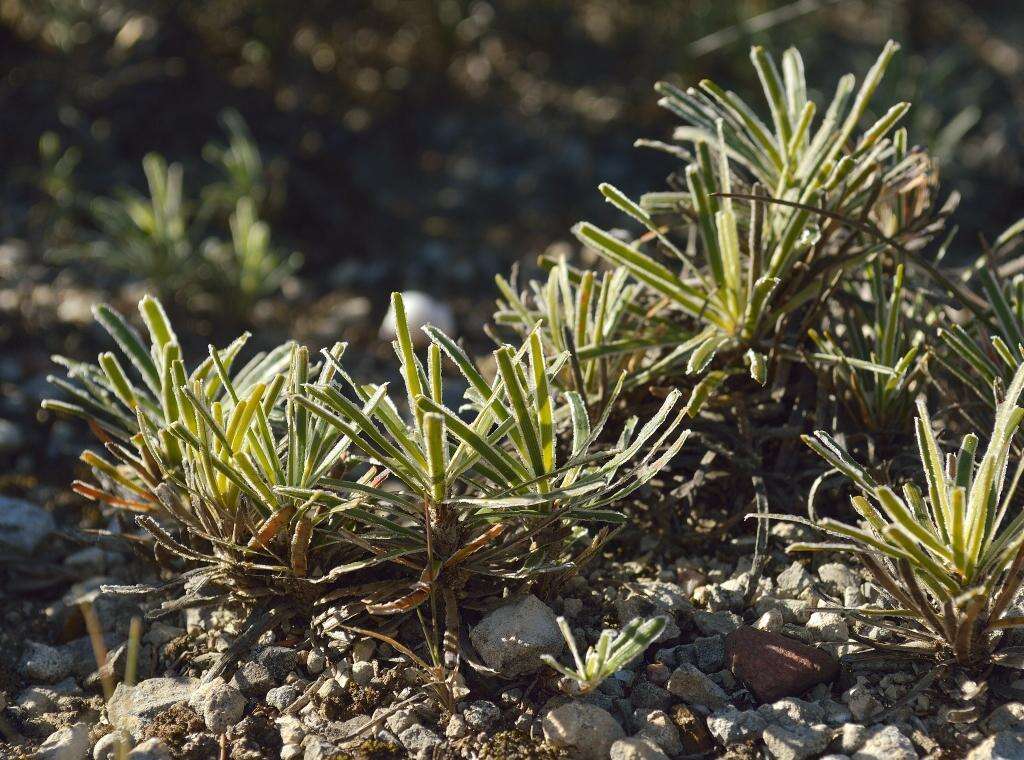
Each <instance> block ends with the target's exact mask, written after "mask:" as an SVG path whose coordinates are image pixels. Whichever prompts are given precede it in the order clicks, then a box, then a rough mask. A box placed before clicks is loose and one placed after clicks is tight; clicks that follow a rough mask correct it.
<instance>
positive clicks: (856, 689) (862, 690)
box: [843, 682, 882, 723]
mask: <svg viewBox="0 0 1024 760" xmlns="http://www.w3.org/2000/svg"><path fill="white" fill-rule="evenodd" d="M843 702H845V703H846V706H847V707H849V708H850V714H851V715H853V718H854V720H856V721H858V722H860V723H866V722H868V721H870V720H871V718H872V717H873V716H875V715H877V714H878V713H879V712H881V711H882V703H881V702H879V701H878V700H877V699H875V697H874V695H873V694H872V693H871V692H870V691H868V688H867V686H866V685H865V684H864V683H863V682H858V683H856V684H854V685H853V686H851V687H850V688H849V689H847V690H846V691H845V692H844V693H843Z"/></svg>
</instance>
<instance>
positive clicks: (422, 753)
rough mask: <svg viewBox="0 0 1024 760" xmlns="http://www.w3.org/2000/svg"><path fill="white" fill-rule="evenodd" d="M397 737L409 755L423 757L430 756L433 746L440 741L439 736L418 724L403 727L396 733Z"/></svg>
mask: <svg viewBox="0 0 1024 760" xmlns="http://www.w3.org/2000/svg"><path fill="white" fill-rule="evenodd" d="M398 739H399V741H401V742H402V746H403V747H405V748H406V749H407V750H409V754H410V755H411V756H413V757H416V758H423V759H425V758H428V757H430V756H431V755H432V754H433V750H434V748H435V747H436V746H437V745H438V744H440V743H441V737H439V736H438V735H437V734H435V733H434V732H433V731H431V730H430V729H429V728H426V727H425V726H421V725H419V724H416V725H414V726H410V727H409V728H407V729H405V731H403V732H402V733H400V734H399V735H398Z"/></svg>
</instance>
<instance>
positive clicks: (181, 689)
mask: <svg viewBox="0 0 1024 760" xmlns="http://www.w3.org/2000/svg"><path fill="white" fill-rule="evenodd" d="M198 686H199V683H198V681H197V680H196V679H194V678H149V679H146V680H145V681H140V682H139V683H137V684H135V685H134V686H126V685H125V684H124V683H119V684H118V685H117V687H116V688H115V689H114V693H113V695H112V696H111V697H110V701H109V702H107V720H108V721H109V723H110V725H112V726H114V727H115V728H120V729H122V730H124V731H126V732H128V733H129V734H131V735H133V736H139V735H140V734H141V733H142V730H143V729H144V728H145V727H146V726H148V725H149V724H150V723H151V722H152V721H153V719H154V718H155V717H156V716H158V715H160V714H161V713H163V712H165V711H166V710H167V709H168V708H170V707H173V706H174V705H176V704H180V703H182V702H188V701H189V699H190V697H191V696H192V694H193V692H194V691H195V690H196V688H198Z"/></svg>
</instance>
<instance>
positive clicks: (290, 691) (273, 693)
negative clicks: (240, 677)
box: [266, 684, 300, 712]
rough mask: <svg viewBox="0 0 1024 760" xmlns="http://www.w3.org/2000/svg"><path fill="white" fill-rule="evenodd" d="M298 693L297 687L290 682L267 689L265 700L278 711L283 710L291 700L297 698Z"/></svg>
mask: <svg viewBox="0 0 1024 760" xmlns="http://www.w3.org/2000/svg"><path fill="white" fill-rule="evenodd" d="M299 695H300V692H299V690H298V689H296V688H295V687H294V686H292V685H290V684H285V685H284V686H277V687H275V688H273V689H271V690H270V691H268V692H267V696H266V702H267V704H268V705H270V706H271V707H273V708H274V709H275V710H277V711H278V712H284V711H285V710H287V709H288V706H289V705H291V703H292V702H294V701H295V700H296V699H298V698H299Z"/></svg>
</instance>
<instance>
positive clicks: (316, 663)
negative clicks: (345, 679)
mask: <svg viewBox="0 0 1024 760" xmlns="http://www.w3.org/2000/svg"><path fill="white" fill-rule="evenodd" d="M326 667H327V658H326V657H324V656H323V655H322V654H320V653H319V652H316V651H313V652H309V653H308V654H307V655H306V672H307V673H309V674H310V675H311V676H318V675H320V674H321V673H323V672H324V669H325V668H326Z"/></svg>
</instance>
